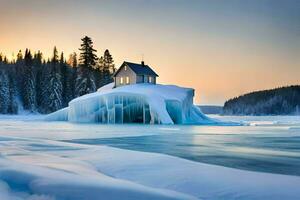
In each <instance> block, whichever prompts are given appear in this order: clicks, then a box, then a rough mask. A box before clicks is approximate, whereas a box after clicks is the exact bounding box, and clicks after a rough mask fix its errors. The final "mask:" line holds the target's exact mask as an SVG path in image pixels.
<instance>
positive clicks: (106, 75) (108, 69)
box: [102, 49, 115, 85]
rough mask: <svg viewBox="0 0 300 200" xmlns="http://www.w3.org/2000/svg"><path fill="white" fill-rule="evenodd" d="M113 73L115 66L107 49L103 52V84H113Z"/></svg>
mask: <svg viewBox="0 0 300 200" xmlns="http://www.w3.org/2000/svg"><path fill="white" fill-rule="evenodd" d="M113 73H115V65H114V60H113V58H112V56H111V54H110V52H109V50H108V49H106V50H105V52H104V56H103V69H102V74H103V78H102V79H103V84H104V85H105V84H108V83H111V82H113V77H112V75H113Z"/></svg>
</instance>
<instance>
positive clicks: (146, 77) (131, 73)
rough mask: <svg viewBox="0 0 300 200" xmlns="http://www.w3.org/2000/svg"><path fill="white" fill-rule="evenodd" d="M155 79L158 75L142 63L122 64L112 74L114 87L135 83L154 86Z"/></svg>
mask: <svg viewBox="0 0 300 200" xmlns="http://www.w3.org/2000/svg"><path fill="white" fill-rule="evenodd" d="M156 77H158V75H157V74H156V73H155V72H154V71H153V70H152V69H151V67H149V66H148V65H145V63H144V61H142V62H141V64H137V63H131V62H123V64H122V65H121V67H120V68H119V69H118V70H117V71H116V72H115V73H114V81H115V87H119V86H124V85H131V84H137V83H152V84H156Z"/></svg>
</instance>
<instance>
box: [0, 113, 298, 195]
mask: <svg viewBox="0 0 300 200" xmlns="http://www.w3.org/2000/svg"><path fill="white" fill-rule="evenodd" d="M213 117H216V118H219V119H221V120H227V121H236V122H241V121H242V122H246V123H248V124H249V126H188V125H185V126H179V125H176V126H174V125H170V126H165V125H99V124H72V123H68V122H44V121H41V120H40V117H36V118H32V117H31V118H29V119H25V118H22V117H18V118H16V117H3V116H2V117H1V120H0V147H1V149H0V152H1V159H4V158H5V163H6V162H8V161H7V160H10V161H14V162H17V163H20V162H21V163H26V164H29V165H34V166H39V167H41V166H47V168H54V169H59V170H63V171H65V170H67V171H68V170H70V171H72V173H76V174H77V173H78V174H81V173H83V171H84V173H83V174H84V175H86V174H85V173H86V171H87V168H86V166H85V165H86V163H85V164H84V165H83V166H81V164H79V167H81V168H80V169H79V167H78V164H76V162H79V161H78V160H80V162H83V161H86V162H87V163H88V164H89V165H92V168H96V169H97V170H98V171H99V172H101V173H103V174H105V175H106V176H109V177H113V178H118V179H122V180H123V179H124V180H126V181H132V182H134V183H139V184H142V185H144V186H147V187H150V186H151V187H152V186H153V185H157V184H158V183H157V180H158V179H156V180H152V179H151V181H149V179H150V178H149V177H147V178H146V177H144V176H145V175H143V176H142V177H141V174H136V173H137V172H135V171H134V173H133V171H130V170H129V169H131V167H133V166H131V165H128V164H126V166H123V165H124V163H123V162H124V160H131V159H133V158H128V159H127V158H126V155H127V153H126V152H128V151H126V150H131V151H129V152H130V153H128V154H131V152H132V150H133V152H132V154H133V155H134V156H133V157H135V156H137V155H139V156H137V157H138V158H139V157H141V161H142V162H141V161H138V162H141V163H143V162H146V161H144V159H142V158H144V157H145V158H146V157H148V156H150V157H151V159H145V160H148V161H147V162H149V161H151V164H153V163H156V162H157V159H156V157H152V156H151V155H152V154H149V155H148V154H145V153H142V154H139V153H134V152H150V153H158V154H159V155H162V154H166V155H171V156H174V157H175V158H176V157H178V158H184V159H187V160H190V161H193V163H194V162H195V161H196V162H198V163H200V167H199V169H200V168H204V166H205V167H206V165H202V164H201V163H206V164H213V165H211V166H213V167H212V168H214V167H215V166H214V165H219V166H224V167H230V168H235V169H242V170H249V171H254V172H268V173H272V174H284V175H292V176H286V177H294V176H295V177H298V176H300V117H299V116H281V117H277V116H270V117H221V116H213ZM105 146H108V147H105ZM111 147H113V148H111ZM115 149H118V150H115ZM122 149H123V150H122ZM115 151H117V152H118V153H117V154H116V152H115ZM86 152H87V153H86ZM91 152H94V153H92V154H93V156H96V157H92V158H90V157H89V156H91V155H89V154H90V153H91ZM96 152H98V154H97V153H96ZM100 152H101V153H100ZM103 152H106V153H105V156H104V153H103ZM107 152H108V153H107ZM124 152H125V153H124ZM119 154H120V155H122V156H121V157H120V155H119ZM78 155H82V158H81V157H80V159H79V158H78V157H77V156H78ZM155 155H156V154H155ZM101 156H102V157H101ZM107 156H108V157H107ZM124 156H125V158H124ZM69 157H70V158H72V159H69V160H67V163H68V164H66V160H65V159H67V158H69ZM119 157H120V158H119ZM117 158H118V159H119V161H120V162H118V163H117V164H116V162H117V161H116V160H117ZM175 158H174V159H173V158H172V157H170V158H169V157H164V156H162V158H161V159H162V160H164V159H167V160H168V159H171V161H168V162H170V163H171V162H175V163H177V162H178V163H179V164H178V166H181V165H183V164H182V163H185V161H183V160H181V159H178V161H177V159H175ZM61 159H62V160H61ZM85 159H87V160H85ZM99 159H100V160H101V162H100V160H99ZM103 159H104V160H103ZM152 159H153V160H152ZM74 160H75V161H76V162H75V161H74ZM95 160H97V161H95ZM2 162H4V161H2ZM73 162H75V163H73ZM134 162H137V160H136V161H132V163H134ZM147 162H146V163H147ZM72 163H73V164H72ZM99 163H100V164H99ZM0 165H1V166H2V167H3V165H5V164H3V163H1V162H0ZM8 165H10V164H8ZM13 165H15V164H13ZM73 165H74V166H73ZM149 165H150V164H149V163H148V164H147V165H145V166H149ZM159 165H161V163H160V164H159ZM185 165H190V164H184V166H185ZM191 165H192V166H193V167H195V168H196V166H198V165H197V164H196V163H195V164H191ZM16 166H17V164H16ZM129 166H130V167H129ZM135 166H136V165H135ZM145 166H144V167H137V168H135V170H136V171H138V172H140V173H143V172H145V171H147V170H149V169H148V168H146V169H145ZM175 166H177V164H175ZM162 167H164V166H162ZM185 167H186V166H185ZM185 167H181V168H183V169H185ZM178 168H179V167H178ZM208 168H209V169H211V168H210V167H208ZM217 168H218V167H217ZM83 169H84V170H83ZM88 169H89V167H88ZM218 169H219V168H218ZM221 169H222V170H223V168H220V171H222V170H221ZM224 169H226V168H224ZM16 170H17V171H19V170H20V169H19V168H18V167H16ZM128 170H129V172H128ZM176 170H177V169H176ZM178 170H179V169H178ZM226 170H229V169H226ZM230 170H231V169H230ZM230 170H229V171H230ZM151 172H152V173H153V171H152V169H151ZM238 172H239V171H238ZM26 173H28V172H26ZM89 173H90V172H89ZM93 173H94V172H93ZM145 173H147V174H149V175H151V173H150V172H145ZM182 173H183V174H184V173H188V172H187V171H184V172H182ZM199 173H200V172H199ZM233 173H234V172H233ZM245 173H246V172H245ZM247 173H248V172H247ZM129 174H130V175H129ZM228 174H231V171H230V173H228ZM262 174H263V176H266V177H268V176H269V175H267V174H265V173H262ZM81 175H82V174H81ZM174 175H176V174H173V176H174ZM19 176H20V175H19ZM35 176H37V175H35ZM35 176H34V177H35ZM166 176H167V175H166ZM186 176H188V175H184V177H186ZM199 176H200V175H199ZM247 176H248V175H247ZM256 176H257V177H259V176H260V175H257V174H253V175H251V176H250V175H249V177H251V178H253V180H256V179H257V178H256ZM274 176H275V177H277V175H274ZM278 177H280V176H279V175H278ZM278 177H277V178H278ZM198 178H199V177H198ZM190 179H191V180H189V181H188V182H189V184H192V183H193V181H194V182H196V181H198V179H196V178H195V180H194V179H193V178H192V177H191V178H190ZM221 179H222V178H221ZM266 179H267V178H266ZM284 179H285V178H284ZM0 180H2V181H4V182H5V184H8V187H9V190H8V192H7V191H6V190H5V191H6V192H7V193H13V194H14V195H15V192H16V191H15V190H17V191H18V192H20V190H21V192H23V193H24V195H25V196H26V195H27V196H28V195H29V196H30V193H34V194H35V192H36V190H34V191H31V190H30V191H28V189H27V187H25V188H26V189H22V188H23V186H22V187H21V189H20V186H19V185H20V183H15V182H13V183H10V182H9V181H7V177H6V176H4V178H3V172H1V171H0ZM250 180H251V179H250ZM267 180H268V179H267ZM270 180H273V175H272V176H271V178H270ZM274 180H275V181H276V178H274ZM278 180H279V178H278ZM227 181H230V182H231V181H237V180H235V178H232V179H228V180H227ZM280 181H282V180H281V178H280ZM289 181H290V180H289V179H288V178H287V182H289ZM297 181H298V182H297ZM221 182H222V181H221ZM250 182H251V181H250ZM266 182H267V181H266ZM271 182H272V181H271ZM271 182H270V185H271V184H272V183H271ZM296 182H297V183H300V181H299V179H298V178H297V179H296ZM171 183H172V184H173V186H174V188H172V184H171ZM171 183H168V182H166V183H165V184H162V185H161V186H158V188H163V189H168V190H172V191H176V192H180V193H184V194H188V195H192V196H193V197H197V198H203V199H222V198H224V199H226V198H231V197H233V196H236V193H235V192H234V189H232V188H231V189H230V190H228V191H227V190H224V191H222V192H220V193H215V192H214V189H215V188H214V187H217V186H216V185H218V184H215V183H214V184H213V183H212V186H211V187H212V188H213V189H212V188H210V189H211V193H210V192H209V191H210V190H209V189H207V190H205V191H201V190H199V191H198V189H197V190H195V191H194V190H191V191H190V189H185V187H186V186H181V187H179V186H178V185H177V184H178V181H175V180H174V182H171ZM225 183H226V181H225V182H224V184H225ZM51 184H52V183H51ZM194 184H195V186H199V187H200V186H202V185H201V184H207V183H206V182H203V183H197V184H196V183H194ZM245 184H246V185H245V188H246V187H248V186H247V184H250V183H245ZM266 184H267V183H266ZM175 185H176V187H175ZM225 185H226V184H225ZM294 185H295V184H294ZM295 186H297V185H295ZM298 186H299V185H298ZM39 187H40V185H39ZM191 187H193V185H191ZM218 187H219V186H218ZM239 187H243V184H241V186H239ZM253 187H254V186H253ZM255 187H258V186H256V185H255ZM272 187H273V186H272ZM272 187H271V186H270V188H272ZM274 187H275V186H274ZM16 188H17V189H16ZM155 188H156V187H155ZM178 188H179V189H178ZM266 188H267V186H266ZM252 189H253V191H256V189H255V188H252ZM23 190H24V191H23ZM122 190H123V189H122ZM240 190H241V188H236V191H240ZM283 190H284V189H283ZM38 191H39V190H38ZM253 191H251V189H250V190H249V191H247V192H249V194H248V193H247V195H248V196H247V195H246V196H245V198H244V199H263V198H267V197H272V198H273V197H274V196H266V195H265V194H263V193H262V195H261V196H259V194H260V193H259V192H258V193H257V194H255V193H256V192H253ZM155 192H156V191H154V193H155ZM198 192H199V193H198ZM226 192H227V193H226ZM251 192H252V193H251ZM264 192H266V191H264ZM285 192H287V194H288V193H290V192H289V191H285ZM1 193H2V192H1V182H0V194H1ZM28 193H29V194H28ZM44 193H46V194H48V193H47V192H44ZM44 193H42V194H44ZM17 194H18V195H17V196H19V193H17ZM38 194H40V193H39V192H38ZM51 194H52V193H51ZM151 194H152V193H151ZM166 194H167V195H170V196H172V195H173V194H172V193H166ZM254 194H255V195H258V196H256V197H257V198H254V197H255V196H251V195H254ZM52 195H53V194H52ZM70 195H71V194H70ZM228 195H229V196H228ZM230 195H233V196H230ZM280 195H282V196H280ZM291 195H292V196H291V197H290V198H287V199H293V198H294V197H295V195H294V196H293V194H292V193H291ZM297 195H298V194H297ZM56 196H57V195H56V193H55V194H54V197H56ZM174 196H178V195H177V194H175V195H174ZM0 197H1V195H0ZM50 197H51V198H52V196H50ZM50 197H49V198H50ZM67 197H72V198H73V199H76V198H75V197H74V196H67ZM249 197H251V198H249ZM279 197H287V196H284V193H280V194H279ZM47 198H48V197H47ZM51 198H50V199H51ZM64 198H65V197H64ZM64 198H61V199H64ZM149 198H150V199H152V197H149ZM178 198H179V197H178ZM188 198H189V197H185V196H183V197H182V198H181V197H180V198H179V199H188ZM54 199H55V198H54ZM57 199H60V198H57ZM67 199H68V198H67ZM79 199H80V198H79ZM129 199H130V198H129ZM154 199H155V198H154ZM158 199H164V198H158ZM171 199H173V198H171ZM241 199H243V198H241ZM275 199H276V198H275Z"/></svg>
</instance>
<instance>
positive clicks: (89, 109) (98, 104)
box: [46, 84, 217, 124]
mask: <svg viewBox="0 0 300 200" xmlns="http://www.w3.org/2000/svg"><path fill="white" fill-rule="evenodd" d="M193 97H194V89H191V88H183V87H178V86H175V85H160V84H157V85H153V84H135V85H127V86H123V87H118V88H113V84H108V85H106V86H104V87H102V88H100V89H99V90H98V91H97V92H95V93H91V94H87V95H84V96H81V97H79V98H76V99H74V100H72V101H71V102H70V103H69V107H67V108H64V109H62V110H59V111H57V112H54V113H51V114H49V115H47V117H46V120H50V121H70V122H90V123H109V124H114V123H145V124H213V123H216V122H217V121H215V120H212V119H210V118H208V117H207V116H205V115H204V114H203V113H202V112H201V111H200V109H199V108H198V107H196V106H194V105H193Z"/></svg>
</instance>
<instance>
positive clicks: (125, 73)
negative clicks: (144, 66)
mask: <svg viewBox="0 0 300 200" xmlns="http://www.w3.org/2000/svg"><path fill="white" fill-rule="evenodd" d="M121 77H123V84H121ZM126 77H129V83H128V84H127V83H126ZM135 83H137V76H136V74H135V73H134V72H133V71H132V69H130V68H129V67H127V69H126V70H125V66H123V67H122V69H121V70H120V71H119V73H118V74H117V76H116V77H115V86H116V87H119V86H122V85H129V84H135Z"/></svg>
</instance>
